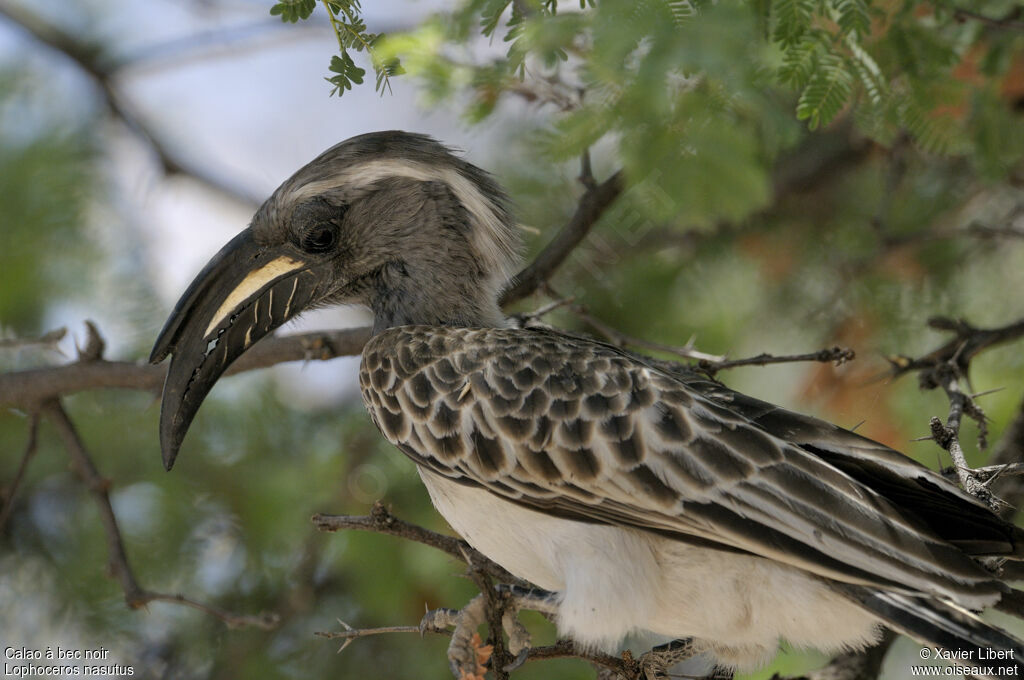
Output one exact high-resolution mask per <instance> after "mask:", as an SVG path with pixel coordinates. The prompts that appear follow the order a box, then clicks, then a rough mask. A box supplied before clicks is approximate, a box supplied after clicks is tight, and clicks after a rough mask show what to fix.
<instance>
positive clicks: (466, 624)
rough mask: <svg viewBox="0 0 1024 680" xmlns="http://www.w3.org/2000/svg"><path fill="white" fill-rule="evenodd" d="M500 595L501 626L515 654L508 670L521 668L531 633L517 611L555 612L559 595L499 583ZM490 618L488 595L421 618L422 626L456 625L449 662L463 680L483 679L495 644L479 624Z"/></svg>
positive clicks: (421, 627) (429, 628)
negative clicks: (485, 641)
mask: <svg viewBox="0 0 1024 680" xmlns="http://www.w3.org/2000/svg"><path fill="white" fill-rule="evenodd" d="M495 590H496V591H497V593H498V595H499V596H500V597H502V598H503V599H504V600H505V607H504V611H503V613H502V617H501V627H502V628H503V629H504V631H505V634H506V635H508V651H509V652H510V653H511V654H512V655H513V656H514V657H515V658H514V659H513V660H512V662H511V663H509V664H507V665H506V666H505V667H504V670H505V671H506V672H511V671H513V670H515V669H516V668H519V666H521V665H522V664H523V663H524V662H525V661H526V657H527V656H528V655H529V653H530V633H529V631H527V630H526V627H525V626H524V625H523V624H522V623H520V621H519V619H518V618H517V615H518V614H519V611H520V610H521V609H533V610H536V611H540V612H541V613H545V614H553V613H554V611H555V607H556V606H557V596H556V595H555V594H554V593H550V592H548V591H546V590H534V589H528V588H521V587H519V586H506V585H499V586H496V587H495ZM486 621H487V597H486V595H484V594H480V595H477V596H476V597H474V598H473V599H472V600H470V601H469V604H467V605H466V606H465V607H463V608H462V609H433V610H431V611H428V612H427V613H426V614H425V615H424V616H423V619H422V620H421V621H420V630H421V631H428V630H445V629H447V628H449V627H454V628H455V630H454V632H453V633H452V641H451V642H450V643H449V645H448V666H449V668H450V669H451V671H452V675H453V676H455V677H456V678H458V679H459V680H477V679H482V678H483V676H484V673H485V672H486V670H487V668H486V665H487V662H488V661H490V658H491V652H492V651H493V649H492V646H491V645H484V644H483V642H482V641H481V639H480V635H479V633H478V632H477V628H479V627H480V625H481V624H483V623H486Z"/></svg>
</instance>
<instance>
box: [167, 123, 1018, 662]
mask: <svg viewBox="0 0 1024 680" xmlns="http://www.w3.org/2000/svg"><path fill="white" fill-rule="evenodd" d="M518 247H519V243H518V237H517V227H516V225H515V223H514V221H513V218H512V215H511V213H510V210H509V208H508V206H507V200H506V197H505V194H504V193H503V192H502V190H501V189H500V188H499V187H498V185H497V184H496V183H495V182H494V180H493V179H492V178H491V177H490V176H489V175H488V174H487V173H485V172H483V171H482V170H480V169H478V168H476V167H474V166H473V165H471V164H469V163H468V162H466V161H465V160H462V159H461V158H459V157H457V156H455V155H454V154H453V153H451V152H450V150H449V149H447V148H446V147H444V146H443V145H441V144H440V143H438V142H436V141H434V140H433V139H431V138H429V137H426V136H423V135H418V134H411V133H406V132H398V131H391V132H377V133H371V134H365V135H360V136H358V137H353V138H352V139H349V140H347V141H344V142H341V143H340V144H338V145H336V146H334V147H332V148H330V149H328V150H327V151H325V152H324V153H323V154H321V155H320V156H318V157H317V158H315V159H314V160H313V161H312V162H311V163H309V164H308V165H306V166H305V167H303V168H301V169H300V170H299V171H298V172H296V173H295V174H294V175H293V176H292V177H291V178H290V179H288V180H287V181H285V182H284V184H282V185H281V186H280V187H279V188H278V189H277V190H276V191H274V193H273V194H272V195H271V196H270V198H269V199H267V201H266V202H265V203H264V204H263V205H262V206H261V207H260V208H259V210H258V211H257V212H256V215H255V216H254V217H253V219H252V222H251V223H250V225H249V226H248V228H246V229H245V230H243V231H242V232H241V233H240V234H238V235H237V236H236V237H235V238H234V239H232V240H231V241H230V242H229V243H228V244H227V245H226V246H224V248H223V249H222V250H221V251H220V252H219V253H217V255H215V256H214V258H213V259H212V260H211V261H210V262H209V264H207V265H206V267H205V268H204V269H203V270H202V272H200V274H199V275H198V276H197V277H196V279H195V280H194V281H193V282H192V284H191V285H190V286H189V288H188V290H187V291H186V292H185V294H184V295H183V296H182V297H181V299H180V300H179V302H178V304H177V306H176V307H175V309H174V311H173V312H172V314H171V316H170V318H169V319H168V321H167V323H166V325H165V326H164V328H163V331H162V332H161V333H160V336H159V338H158V340H157V341H156V345H155V347H154V348H153V353H152V356H151V361H153V362H159V361H161V360H163V359H164V358H165V357H167V355H169V354H170V355H173V356H172V359H171V364H170V369H169V370H168V373H167V379H166V384H165V386H164V392H163V402H162V407H161V413H160V444H161V448H162V451H163V460H164V464H165V466H166V467H167V468H168V469H170V467H171V466H172V465H173V463H174V460H175V458H176V456H177V454H178V450H179V447H180V446H181V443H182V439H183V437H184V436H185V433H186V431H187V429H188V427H189V424H190V423H191V422H192V419H193V416H194V415H195V413H196V411H197V410H198V408H199V406H200V404H201V403H202V401H203V399H204V397H205V396H206V395H207V393H208V392H209V391H210V389H211V387H212V386H213V384H214V382H215V381H216V380H217V378H218V377H219V376H220V375H221V374H222V373H223V371H224V370H225V369H226V368H227V367H228V365H229V364H231V362H232V361H234V360H235V359H236V358H237V357H238V356H239V355H241V354H242V353H243V352H245V351H246V349H248V348H249V347H250V346H252V344H253V343H255V342H257V341H258V340H259V339H260V338H261V337H263V336H265V335H266V334H268V333H270V332H271V331H272V330H274V329H275V328H277V327H278V326H280V325H281V324H282V323H284V322H285V321H287V320H288V319H290V318H293V317H294V316H296V315H297V314H300V313H301V312H302V311H303V310H307V309H310V308H313V307H323V306H327V305H335V304H350V303H358V304H362V305H365V306H367V307H369V309H370V310H371V311H372V313H373V317H374V325H373V335H372V338H371V339H370V341H369V342H368V343H367V345H366V347H365V349H364V350H363V353H362V363H361V368H360V373H359V380H360V385H361V388H362V396H363V401H364V403H365V405H366V408H367V410H368V411H369V413H370V416H371V418H372V419H373V422H374V423H375V424H376V425H377V427H378V428H379V429H380V431H381V432H382V433H383V434H384V436H385V437H386V438H387V439H388V440H389V441H390V442H392V443H393V444H394V445H395V446H397V447H398V448H399V449H400V450H401V451H402V452H403V453H404V454H405V455H407V456H408V457H409V458H411V459H412V460H413V462H415V464H416V465H417V467H418V469H419V474H420V476H421V478H422V480H423V483H424V485H425V486H426V488H427V491H428V492H429V494H430V498H431V500H432V501H433V503H434V506H435V507H436V508H437V510H438V511H439V512H440V513H441V514H442V515H443V516H444V518H445V519H446V520H447V521H448V523H449V524H450V525H451V526H452V528H453V529H454V530H455V531H457V532H458V533H459V534H461V535H462V536H463V537H464V538H465V539H466V540H467V541H468V542H469V543H470V544H471V545H473V546H474V547H475V548H476V549H478V550H479V551H481V552H482V553H483V554H485V555H486V556H488V557H489V558H490V559H492V560H494V561H495V562H497V563H498V564H500V565H502V566H503V567H505V568H506V569H507V570H508V571H510V572H511V573H513V574H515V575H517V576H519V577H521V578H523V579H525V580H526V581H529V582H530V583H533V584H536V585H537V586H539V587H540V588H542V589H544V590H545V591H550V592H549V594H548V595H547V596H544V597H540V598H534V600H533V601H532V605H533V606H537V607H539V608H545V609H547V610H548V611H550V612H551V613H552V614H553V615H554V617H555V620H556V621H557V625H558V628H559V629H560V631H561V632H562V633H563V634H566V635H568V636H570V637H571V638H572V639H573V640H574V641H575V642H576V643H577V644H578V645H580V646H581V647H583V648H590V649H594V648H599V649H614V648H615V646H616V645H619V644H620V643H621V642H622V640H623V638H624V637H625V636H626V635H628V634H630V633H634V632H649V633H652V634H655V635H659V636H666V637H667V638H679V639H686V640H688V641H689V644H688V645H686V647H685V648H686V650H687V652H701V653H707V654H708V655H710V656H711V657H713V659H714V661H715V662H716V663H717V664H719V665H720V666H721V667H731V668H740V669H748V668H753V667H756V666H758V665H760V664H763V663H765V662H766V661H767V660H769V659H770V658H771V657H772V656H773V655H774V654H775V653H776V651H777V649H778V647H779V644H780V641H781V640H785V641H788V643H789V644H791V645H793V646H796V647H815V648H819V649H821V650H823V651H830V652H834V651H838V650H850V649H855V648H859V647H863V646H866V645H869V644H871V643H872V642H873V641H875V640H876V639H877V638H878V635H879V631H880V628H881V627H889V628H891V629H893V630H895V631H898V632H900V633H904V634H906V635H909V636H910V637H912V638H914V639H916V640H918V641H919V642H920V643H922V644H926V645H932V646H936V647H941V648H945V649H948V650H953V651H954V652H956V653H957V654H959V655H960V656H961V657H962V658H965V659H968V660H971V659H977V658H978V652H977V651H976V650H977V649H978V648H981V649H983V650H984V649H996V650H1001V651H1002V652H1003V653H1004V654H1003V656H1007V655H1008V656H1011V657H1015V659H1024V644H1022V643H1021V642H1020V641H1018V640H1016V639H1014V638H1013V637H1011V636H1010V635H1009V634H1007V633H1005V632H1003V631H1000V630H998V629H996V628H995V627H993V626H991V625H989V624H986V623H984V622H983V621H982V620H981V619H980V618H978V617H977V616H976V615H975V613H974V612H977V611H980V610H982V609H985V608H988V607H992V606H994V605H997V604H998V603H999V602H1000V601H1001V600H1002V599H1010V598H1008V597H1007V596H1008V594H1010V593H1012V592H1014V591H1011V590H1010V589H1009V587H1008V586H1007V585H1006V584H1005V583H1004V582H1003V581H1002V580H1001V579H1000V578H999V577H998V576H997V575H996V573H997V567H998V565H999V563H1001V562H1003V561H1005V560H1020V559H1022V556H1024V533H1022V531H1021V530H1020V529H1018V528H1017V527H1015V526H1013V525H1011V524H1009V523H1007V522H1005V521H1003V520H1002V519H1000V518H999V517H997V516H996V515H994V514H993V513H992V512H990V510H989V509H988V508H987V507H986V506H985V505H984V504H982V503H980V502H979V501H977V500H976V499H975V498H973V497H972V496H970V495H968V494H966V493H964V492H963V491H962V490H961V489H960V488H959V487H958V486H956V485H955V484H953V483H951V482H949V481H948V480H946V479H945V478H944V477H943V476H941V475H940V474H937V473H935V472H933V471H931V470H929V469H927V468H925V467H923V466H921V465H919V464H917V463H916V462H914V461H912V460H911V459H909V458H907V457H905V456H904V455H903V454H901V453H899V452H897V451H894V450H892V449H890V448H888V447H886V446H883V445H882V444H879V443H877V442H874V441H871V440H869V439H866V438H864V437H861V436H859V435H857V434H854V433H852V432H849V431H846V430H843V429H840V428H838V427H836V426H834V425H832V424H829V423H827V422H824V421H821V420H816V419H814V418H810V417H806V416H802V415H798V414H796V413H793V412H790V411H786V410H784V409H782V408H779V407H777V406H773V405H771V404H768V403H766V402H762V401H758V400H756V399H753V398H751V397H747V396H744V395H742V394H739V393H737V392H733V391H731V390H729V389H727V388H726V387H724V386H722V385H721V384H719V383H717V382H714V381H711V380H708V379H706V378H702V377H701V376H699V375H698V374H696V373H693V372H691V371H689V370H688V369H687V368H685V367H683V366H680V365H676V364H670V363H666V362H662V361H658V360H655V359H651V358H648V357H644V356H640V355H638V354H633V353H630V352H628V351H625V350H623V349H620V348H618V347H613V346H609V345H607V344H603V343H601V342H598V341H595V340H592V339H589V338H585V337H578V336H575V335H570V334H568V333H564V332H560V331H557V330H552V329H544V328H514V327H512V324H510V323H509V322H508V320H507V319H506V318H505V316H504V315H503V314H502V312H501V309H500V308H499V305H498V298H499V293H500V291H501V290H502V288H503V287H504V286H506V285H507V284H508V283H509V281H510V279H511V278H512V276H513V274H514V272H515V271H516V268H515V266H516V262H517V250H518ZM968 653H970V655H969V656H965V655H967V654H968ZM452 654H454V652H452ZM669 656H672V655H671V654H666V656H665V657H658V656H651V657H648V660H649V661H650V662H651V663H652V664H654V665H657V664H658V663H661V664H663V665H664V664H666V663H668V657H669ZM988 658H993V657H991V656H990V657H988ZM1015 659H1014V658H1011V659H1010V660H1009V661H1006V660H1003V661H999V662H998V663H1001V664H1009V665H1010V666H1015V665H1016V664H1018V663H1019V662H1018V661H1016V660H1015ZM673 660H674V657H673ZM455 661H456V664H457V665H458V663H461V661H460V660H459V659H457V658H456V659H455ZM1013 670H1014V669H1013V668H1011V671H1013ZM1015 672H1019V667H1017V668H1016V671H1015Z"/></svg>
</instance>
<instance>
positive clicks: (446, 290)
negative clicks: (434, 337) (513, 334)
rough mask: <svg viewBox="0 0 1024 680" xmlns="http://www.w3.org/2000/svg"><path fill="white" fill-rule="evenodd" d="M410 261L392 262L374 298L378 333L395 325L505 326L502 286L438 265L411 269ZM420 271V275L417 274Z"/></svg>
mask: <svg viewBox="0 0 1024 680" xmlns="http://www.w3.org/2000/svg"><path fill="white" fill-rule="evenodd" d="M409 266H410V265H407V264H406V263H405V262H392V263H389V264H388V265H387V266H386V267H385V268H384V270H382V272H381V276H380V277H379V279H378V285H376V286H375V288H376V294H375V295H373V296H372V297H371V300H370V305H369V306H370V309H371V310H372V311H373V315H374V325H373V332H374V334H377V333H380V332H381V331H384V330H387V329H388V328H394V327H396V326H408V325H427V326H461V327H467V328H497V327H503V326H505V325H506V320H505V315H504V314H503V313H502V311H501V308H500V307H499V306H498V301H497V300H498V284H497V283H496V282H490V281H482V280H480V279H479V278H477V277H474V276H456V275H452V274H451V273H450V272H448V271H446V269H445V268H444V267H443V266H441V265H440V264H439V263H438V264H436V265H435V266H433V267H432V268H431V269H430V271H422V272H410V271H409ZM417 274H418V275H417Z"/></svg>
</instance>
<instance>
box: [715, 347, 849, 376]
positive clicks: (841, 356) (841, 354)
mask: <svg viewBox="0 0 1024 680" xmlns="http://www.w3.org/2000/svg"><path fill="white" fill-rule="evenodd" d="M855 358H857V353H856V352H854V351H853V350H852V349H851V348H849V347H840V346H838V345H835V346H833V347H828V348H825V349H821V350H818V351H817V352H809V353H807V354H787V355H781V356H776V355H773V354H767V353H761V354H758V355H757V356H753V357H748V358H746V359H724V358H723V359H721V360H719V361H712V360H708V359H702V360H700V361H699V362H697V367H698V368H700V370H702V371H704V372H705V373H707V374H708V375H709V376H711V377H714V376H715V374H716V373H717V372H718V371H721V370H724V369H727V368H736V367H738V366H767V365H768V364H785V363H793V362H798V361H816V362H818V363H823V364H827V363H832V364H835V365H836V366H842V365H843V364H845V363H846V362H848V361H853V360H854V359H855Z"/></svg>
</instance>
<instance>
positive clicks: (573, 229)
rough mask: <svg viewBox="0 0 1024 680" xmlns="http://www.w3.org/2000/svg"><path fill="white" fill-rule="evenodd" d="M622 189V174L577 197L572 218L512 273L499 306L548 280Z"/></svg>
mask: <svg viewBox="0 0 1024 680" xmlns="http://www.w3.org/2000/svg"><path fill="white" fill-rule="evenodd" d="M624 188H625V180H624V179H623V176H622V171H619V172H616V173H615V174H613V175H612V176H611V177H609V178H608V179H606V180H605V181H603V182H601V183H600V184H598V185H597V186H595V187H594V188H592V189H588V190H587V191H585V192H584V193H583V196H582V197H580V201H579V205H578V206H577V207H576V213H575V214H574V215H573V216H572V219H570V220H569V222H568V223H567V224H566V225H565V226H564V227H562V230H561V231H559V232H558V233H557V234H556V235H555V237H554V238H553V239H552V240H551V242H550V243H548V245H547V246H545V248H544V249H543V250H542V251H541V252H540V253H539V254H538V255H537V257H535V258H534V260H533V262H531V263H530V264H529V265H528V266H527V267H526V268H525V269H523V270H522V271H521V272H519V273H518V274H516V276H515V278H513V279H512V285H511V286H509V287H508V288H507V289H506V290H505V291H504V292H503V293H502V294H501V300H500V302H501V304H502V305H503V306H504V305H508V304H511V303H513V302H516V301H517V300H521V299H523V298H524V297H527V296H528V295H530V294H531V293H533V292H534V291H535V290H537V289H538V288H539V287H540V286H541V284H543V283H544V282H545V281H547V280H548V278H549V277H550V276H551V275H552V274H553V273H554V271H555V270H556V269H558V267H559V266H560V265H561V264H562V262H564V261H565V259H566V258H567V257H568V256H569V254H570V253H572V251H573V250H574V249H575V248H576V246H577V245H579V243H580V241H582V240H583V239H584V238H585V237H586V235H587V234H588V233H590V229H591V228H592V227H593V226H594V225H595V224H596V223H597V221H598V220H599V219H600V218H601V216H602V215H603V214H604V212H605V210H607V209H608V207H609V206H610V205H611V204H612V203H614V202H615V199H617V198H618V197H619V195H620V194H621V193H622V191H623V189H624Z"/></svg>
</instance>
